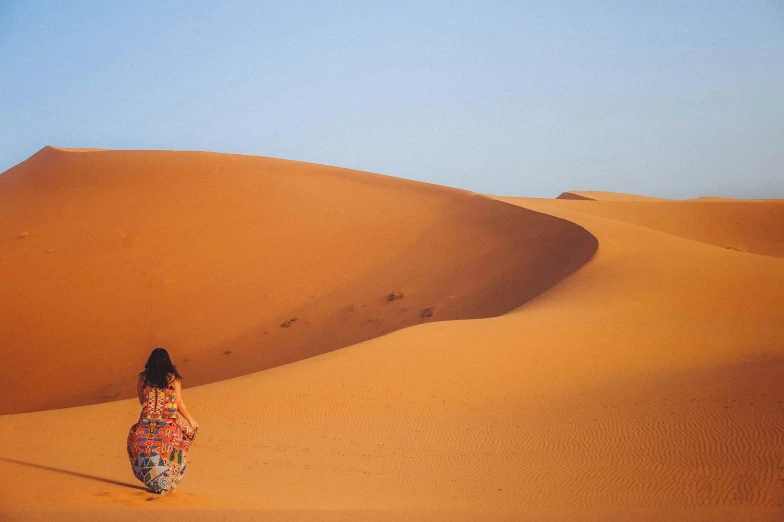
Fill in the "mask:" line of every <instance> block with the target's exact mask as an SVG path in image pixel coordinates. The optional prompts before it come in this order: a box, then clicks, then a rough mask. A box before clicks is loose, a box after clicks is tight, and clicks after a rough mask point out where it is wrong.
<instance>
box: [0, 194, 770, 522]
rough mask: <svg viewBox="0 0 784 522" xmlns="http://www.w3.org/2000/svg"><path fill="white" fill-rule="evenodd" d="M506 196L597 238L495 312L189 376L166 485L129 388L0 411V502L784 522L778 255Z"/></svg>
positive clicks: (237, 515)
mask: <svg viewBox="0 0 784 522" xmlns="http://www.w3.org/2000/svg"><path fill="white" fill-rule="evenodd" d="M500 199H503V201H504V204H508V205H509V208H510V209H512V210H517V208H519V207H525V208H526V209H530V210H534V211H538V212H544V213H548V214H551V215H553V216H556V217H559V218H562V219H566V220H569V221H571V222H573V223H575V224H577V225H579V226H581V227H584V228H585V229H586V230H588V231H589V232H590V233H591V234H593V235H594V236H595V237H597V238H598V240H599V244H600V248H599V250H598V251H597V252H596V254H595V256H594V257H593V258H592V259H591V260H590V261H589V262H588V263H587V264H585V265H584V266H583V267H582V268H580V269H579V270H578V271H577V272H575V273H573V274H572V275H571V276H570V277H568V278H566V279H564V280H562V281H561V282H559V283H558V284H557V285H555V286H553V287H551V288H550V289H549V290H548V291H546V292H545V293H543V294H542V295H539V296H538V297H536V298H535V299H533V300H531V301H530V302H527V303H526V304H524V305H522V306H520V307H518V308H516V309H514V310H512V311H510V312H508V313H506V314H503V315H501V316H499V317H493V318H484V319H468V320H463V321H441V322H433V323H428V324H421V325H416V326H413V327H410V328H406V329H402V330H397V331H395V332H392V333H389V334H386V335H383V336H381V337H376V338H373V339H370V340H367V341H365V342H362V343H359V344H354V345H351V346H348V347H345V348H343V349H341V350H337V351H333V352H330V353H325V354H323V355H319V356H316V357H312V358H309V359H305V360H300V361H298V362H294V363H292V364H288V365H285V366H279V367H276V368H272V369H269V370H265V371H263V372H260V373H255V374H252V375H247V376H243V377H238V378H234V379H230V380H224V381H221V382H216V383H213V384H209V385H205V386H199V387H196V388H193V389H189V390H186V393H187V396H188V400H189V403H190V404H191V409H192V410H194V413H195V414H196V415H197V416H198V418H199V420H200V422H201V424H202V431H201V433H200V435H199V437H200V438H199V439H198V441H197V444H196V446H195V447H194V450H193V451H192V453H191V456H192V462H191V465H190V467H189V470H188V474H187V475H186V478H185V479H184V481H183V482H182V484H181V486H180V488H179V489H178V490H177V492H176V493H175V494H174V495H172V496H170V497H164V498H161V499H156V500H153V501H149V500H147V499H148V498H150V495H149V494H147V493H145V492H144V491H141V490H139V489H135V488H133V487H132V486H133V478H132V475H131V473H130V469H129V468H128V465H127V459H126V457H125V455H124V451H125V450H124V437H125V433H126V432H127V428H128V426H129V425H130V424H131V423H132V422H133V421H134V419H135V417H136V415H137V413H138V405H137V404H134V402H133V401H119V402H113V403H110V404H101V405H92V406H84V407H78V408H71V409H62V410H55V411H44V412H37V413H26V414H19V415H5V416H2V417H0V447H2V448H4V451H3V454H2V455H1V456H2V457H3V458H0V492H2V493H0V510H2V511H0V512H2V513H3V514H4V515H5V516H6V517H7V518H9V519H20V520H22V519H32V518H36V517H39V516H43V517H46V516H47V515H49V516H54V511H55V510H57V511H59V512H58V514H57V518H58V519H60V520H63V519H66V520H67V519H68V517H71V518H73V519H85V518H88V519H89V518H95V519H102V518H105V517H106V513H107V511H108V512H111V516H112V518H113V519H117V520H123V519H128V520H130V519H131V518H133V517H138V515H139V514H140V513H142V512H150V514H152V512H156V511H159V510H170V509H178V510H183V509H184V510H190V512H188V513H187V516H189V517H190V518H194V519H197V520H199V519H200V520H211V519H216V518H219V519H220V518H223V519H227V520H228V519H231V520H238V519H247V520H253V519H257V518H258V517H259V516H264V517H265V518H266V519H273V520H312V519H325V520H369V519H378V520H390V519H398V520H410V519H429V520H432V519H448V520H476V519H498V520H504V519H505V520H520V519H525V518H534V519H541V518H545V519H564V520H573V519H586V520H594V519H597V518H604V519H608V518H610V519H612V518H616V519H635V520H657V519H664V520H673V519H702V520H717V519H725V520H738V519H744V520H755V519H756V520H773V519H776V518H777V517H780V514H781V512H782V511H781V510H782V504H784V488H783V487H782V484H784V482H783V479H784V472H783V471H782V467H783V466H784V449H783V448H784V416H783V415H782V412H783V411H784V390H783V389H782V387H781V382H782V378H784V331H783V330H782V329H781V328H780V325H781V324H784V307H781V305H780V303H781V302H783V301H784V262H782V260H781V259H779V258H776V257H769V256H760V255H753V254H748V253H741V252H737V251H733V250H727V249H725V248H717V247H716V246H713V245H710V244H706V243H703V242H700V241H694V240H690V239H686V238H684V237H679V236H677V235H674V234H670V233H665V232H660V231H656V230H651V229H649V228H644V227H641V226H638V225H634V224H630V223H626V222H623V221H621V220H617V219H610V218H608V217H600V216H595V215H591V214H588V213H585V212H580V211H578V210H576V207H575V205H576V204H578V203H580V202H574V201H563V200H553V201H547V200H530V199H522V198H500ZM524 215H528V214H527V213H526V214H524ZM42 466H46V467H45V468H44V467H42ZM19 476H24V478H25V481H24V482H22V481H19V480H16V478H15V477H19ZM126 484H127V485H126ZM128 485H130V487H129V486H128ZM42 499H46V501H45V502H42ZM259 510H261V511H262V513H260V512H259ZM177 513H178V515H182V514H183V512H182V511H178V512H177Z"/></svg>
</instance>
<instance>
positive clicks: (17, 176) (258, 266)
mask: <svg viewBox="0 0 784 522" xmlns="http://www.w3.org/2000/svg"><path fill="white" fill-rule="evenodd" d="M0 209H2V211H0V212H2V219H0V238H1V240H2V243H0V248H2V256H1V257H0V272H2V273H3V274H6V275H7V276H6V277H4V278H2V279H0V293H2V294H3V295H8V296H13V299H11V300H8V301H6V307H5V309H4V310H3V313H2V314H0V346H2V350H3V356H4V359H5V360H6V361H7V364H4V365H2V367H0V396H3V397H7V396H11V394H16V398H15V399H14V400H13V401H5V402H3V403H1V404H0V413H16V412H23V411H32V410H41V409H48V408H58V407H65V406H74V405H82V404H90V403H95V402H105V401H108V400H116V399H122V398H127V397H131V396H132V395H133V393H134V392H133V389H134V386H133V384H134V382H135V381H134V379H135V377H134V374H135V373H137V372H138V371H139V369H140V368H139V365H140V364H141V363H142V362H143V360H144V358H145V357H146V354H147V353H148V352H149V350H150V348H151V347H155V346H157V345H162V346H167V347H169V348H171V349H173V350H175V351H178V352H179V353H180V361H181V368H182V370H183V371H185V372H186V373H187V375H188V376H189V380H188V381H189V384H191V385H195V384H203V383H207V382H213V381H216V380H220V379H224V378H227V377H233V376H237V375H243V374H246V373H250V372H253V371H258V370H261V369H264V368H269V367H271V366H276V365H279V364H283V363H286V362H291V361H294V360H297V359H301V358H304V357H309V356H312V355H315V354H318V353H323V352H326V351H330V350H334V349H336V348H340V347H342V346H347V345H350V344H354V343H357V342H360V341H364V340H367V339H370V338H373V337H376V336H378V335H381V334H384V333H388V332H391V331H394V330H397V329H399V328H403V327H406V326H411V325H414V324H420V323H423V322H427V321H439V320H449V319H464V318H471V317H488V316H493V315H500V314H502V313H504V312H507V311H509V310H511V309H513V308H515V307H516V306H519V305H520V304H521V303H523V302H525V301H527V300H528V299H530V298H532V297H534V296H535V295H537V294H539V293H541V292H542V291H543V290H545V289H546V288H548V287H550V286H551V285H552V284H554V283H555V282H557V281H558V280H560V279H562V278H563V277H565V276H566V275H567V274H569V273H570V272H572V271H573V270H575V269H576V268H577V267H579V266H580V265H582V264H583V263H584V262H585V261H586V260H587V259H589V258H590V256H591V255H592V254H593V252H594V250H595V249H596V240H595V238H593V237H592V236H591V235H590V234H589V233H587V232H586V231H585V230H583V229H581V228H580V227H578V226H576V225H574V224H572V223H569V222H566V221H563V220H560V219H556V218H553V217H550V216H547V215H543V214H538V213H535V212H531V211H526V210H522V209H516V208H512V207H510V206H508V205H505V204H503V203H500V202H498V201H493V200H490V199H488V198H485V197H483V196H480V195H473V194H471V193H468V192H465V191H460V190H456V189H450V188H446V187H439V186H435V185H428V184H425V183H418V182H413V181H407V180H402V179H395V178H390V177H387V176H380V175H375V174H368V173H362V172H352V171H348V170H345V169H338V168H332V167H324V166H319V165H309V164H304V163H298V162H291V161H283V160H274V159H268V158H257V157H247V156H234V155H227V154H214V153H177V152H152V151H147V152H120V151H97V152H89V153H81V152H71V151H69V150H62V149H54V148H51V147H49V148H45V149H43V150H42V151H40V152H39V153H38V154H36V155H35V156H33V157H32V158H30V159H29V160H27V161H25V162H23V163H22V164H20V165H18V166H17V167H15V168H13V169H11V170H10V171H8V172H6V173H5V174H2V175H0ZM392 294H395V297H399V298H395V299H392V300H391V301H390V300H389V296H390V295H392ZM425 310H430V311H429V312H425ZM428 314H430V315H428ZM117 354H123V357H121V358H118V357H117ZM53 358H54V359H53ZM95 368H102V369H103V371H104V372H105V373H106V375H107V376H108V378H104V379H102V380H101V381H100V382H96V381H95V380H94V379H92V378H91V377H92V376H93V375H94V371H95V370H94V369H95ZM62 381H68V382H69V383H70V384H69V386H68V387H67V388H63V387H62V386H51V385H50V383H53V382H62Z"/></svg>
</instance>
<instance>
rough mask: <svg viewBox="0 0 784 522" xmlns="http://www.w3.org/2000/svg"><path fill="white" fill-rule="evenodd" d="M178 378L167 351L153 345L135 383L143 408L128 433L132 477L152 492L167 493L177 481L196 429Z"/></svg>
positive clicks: (197, 424) (181, 473)
mask: <svg viewBox="0 0 784 522" xmlns="http://www.w3.org/2000/svg"><path fill="white" fill-rule="evenodd" d="M181 380H182V377H181V376H180V374H179V373H177V368H176V367H175V366H174V365H173V364H172V362H171V359H170V358H169V353H168V352H167V351H166V350H164V349H163V348H156V349H154V350H153V351H152V353H151V354H150V358H149V359H148V360H147V364H146V365H145V367H144V371H143V372H141V373H140V374H139V380H138V382H137V383H136V393H137V395H138V396H139V402H140V403H141V405H142V411H141V414H140V415H139V421H138V422H137V423H136V424H134V425H133V426H131V430H130V432H128V441H127V448H128V458H129V459H130V461H131V467H132V468H133V474H134V476H135V477H136V478H137V479H139V480H140V481H142V482H143V483H144V484H145V485H146V486H147V487H148V488H150V489H151V490H152V491H154V492H155V493H160V494H164V493H168V492H170V491H172V490H173V489H174V488H175V487H176V486H177V484H178V483H179V482H180V479H181V478H182V475H183V473H185V465H186V458H187V456H188V449H189V448H190V445H191V443H192V442H193V439H194V438H195V437H196V431H197V430H198V429H199V423H197V422H196V420H195V419H194V418H193V417H192V416H191V414H190V413H188V408H186V407H185V402H184V401H183V398H182V387H181V386H182V385H181ZM181 417H184V418H185V419H186V420H187V421H188V423H189V424H186V423H184V422H183V421H182V419H181Z"/></svg>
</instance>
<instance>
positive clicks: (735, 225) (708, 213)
mask: <svg viewBox="0 0 784 522" xmlns="http://www.w3.org/2000/svg"><path fill="white" fill-rule="evenodd" d="M619 196H621V195H619ZM634 197H636V196H634ZM559 204H560V203H559ZM570 208H572V209H574V210H576V211H579V212H582V213H586V214H592V215H595V216H601V217H605V218H609V219H615V220H619V221H623V222H626V223H631V224H634V225H639V226H641V227H646V228H651V229H654V230H661V231H662V232H667V233H669V234H675V235H677V236H682V237H685V238H688V239H693V240H695V241H701V242H703V243H708V244H711V245H716V246H719V247H722V248H726V249H729V250H735V251H738V252H748V253H752V254H760V255H765V256H775V257H784V240H782V238H784V200H737V199H721V198H700V199H696V200H684V201H668V200H654V199H651V200H650V201H642V200H639V201H638V200H635V199H629V200H626V201H624V200H621V199H617V200H614V199H607V200H596V201H579V202H578V201H575V202H573V203H572V206H571V207H570Z"/></svg>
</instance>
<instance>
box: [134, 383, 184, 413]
mask: <svg viewBox="0 0 784 522" xmlns="http://www.w3.org/2000/svg"><path fill="white" fill-rule="evenodd" d="M142 394H143V397H144V402H143V403H142V412H141V414H140V415H139V418H140V419H144V420H166V419H176V418H177V392H176V391H175V389H174V382H173V381H172V382H170V383H169V385H168V386H167V387H166V388H156V387H155V386H152V385H150V384H148V383H146V382H145V383H143V388H142Z"/></svg>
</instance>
